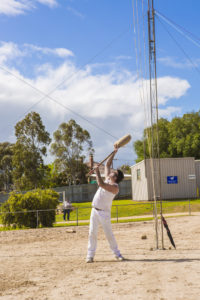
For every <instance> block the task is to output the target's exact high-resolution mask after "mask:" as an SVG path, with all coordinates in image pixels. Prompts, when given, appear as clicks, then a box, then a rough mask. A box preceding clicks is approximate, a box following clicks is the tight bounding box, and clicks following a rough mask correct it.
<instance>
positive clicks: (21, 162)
mask: <svg viewBox="0 0 200 300" xmlns="http://www.w3.org/2000/svg"><path fill="white" fill-rule="evenodd" d="M15 135H16V138H17V141H16V144H15V146H14V148H13V150H14V155H13V179H14V184H15V187H16V188H17V189H19V190H27V189H33V188H36V187H41V186H42V184H43V183H42V179H43V177H44V175H45V172H46V171H47V168H46V167H45V166H44V164H43V158H42V157H43V156H44V155H46V152H47V148H46V146H47V145H49V144H50V142H51V139H50V137H49V133H48V132H47V131H46V130H45V127H44V125H43V123H42V120H41V118H40V115H39V114H38V113H36V112H31V113H29V114H28V115H27V116H26V117H25V118H24V119H23V120H22V121H20V122H18V123H17V124H16V126H15Z"/></svg>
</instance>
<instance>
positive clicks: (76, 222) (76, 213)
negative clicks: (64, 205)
mask: <svg viewBox="0 0 200 300" xmlns="http://www.w3.org/2000/svg"><path fill="white" fill-rule="evenodd" d="M76 226H78V207H77V208H76Z"/></svg>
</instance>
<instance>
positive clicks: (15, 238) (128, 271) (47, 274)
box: [0, 216, 200, 300]
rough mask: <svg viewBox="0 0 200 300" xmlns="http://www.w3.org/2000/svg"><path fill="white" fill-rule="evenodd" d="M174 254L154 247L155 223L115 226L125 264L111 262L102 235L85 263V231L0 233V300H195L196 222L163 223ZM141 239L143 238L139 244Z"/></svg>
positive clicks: (199, 284) (199, 231)
mask: <svg viewBox="0 0 200 300" xmlns="http://www.w3.org/2000/svg"><path fill="white" fill-rule="evenodd" d="M168 224H169V227H170V229H171V232H172V234H173V237H174V240H175V243H176V246H177V250H173V249H171V250H170V249H169V247H170V242H169V241H168V237H167V236H166V232H165V247H166V248H167V250H153V251H152V250H150V248H151V247H154V248H155V237H154V223H153V222H152V221H151V222H140V223H128V224H115V225H113V231H114V234H115V236H116V239H117V241H118V245H119V248H120V250H121V252H122V254H123V255H124V256H125V257H126V258H127V261H123V262H118V261H115V260H114V258H113V256H112V253H111V252H110V249H109V247H108V244H107V241H106V240H105V238H104V235H103V232H102V231H100V232H99V239H98V249H97V254H96V257H95V262H94V263H93V264H86V263H85V257H86V250H87V238H88V227H87V226H84V227H77V228H76V227H74V229H75V230H76V232H74V233H72V232H69V231H70V230H71V229H68V228H66V227H63V228H52V229H35V230H20V231H6V232H0V266H1V267H0V299H1V300H5V299H6V300H18V299H19V300H25V299H26V300H30V299H33V300H36V299H37V300H60V299H64V300H65V299H70V300H71V299H106V300H107V299H109V300H112V299H120V300H121V299H122V300H123V299H126V300H128V299H145V300H149V299H159V300H161V299H162V300H164V299H170V300H172V299H176V300H183V299H185V300H190V299H194V300H198V299H200V217H199V216H191V217H181V218H171V219H168ZM142 235H146V236H147V239H141V237H142Z"/></svg>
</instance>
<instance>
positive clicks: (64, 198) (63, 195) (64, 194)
mask: <svg viewBox="0 0 200 300" xmlns="http://www.w3.org/2000/svg"><path fill="white" fill-rule="evenodd" d="M63 202H65V191H63Z"/></svg>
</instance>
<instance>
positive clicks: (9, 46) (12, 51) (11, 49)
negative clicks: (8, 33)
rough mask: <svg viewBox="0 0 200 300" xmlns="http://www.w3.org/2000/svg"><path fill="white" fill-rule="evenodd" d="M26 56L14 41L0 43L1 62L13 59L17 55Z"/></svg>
mask: <svg viewBox="0 0 200 300" xmlns="http://www.w3.org/2000/svg"><path fill="white" fill-rule="evenodd" d="M20 56H24V52H23V51H21V50H20V49H19V47H18V46H17V45H16V44H14V43H12V42H9V43H7V42H1V43H0V63H1V64H2V63H5V62H6V61H8V60H12V59H14V58H16V57H20Z"/></svg>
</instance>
